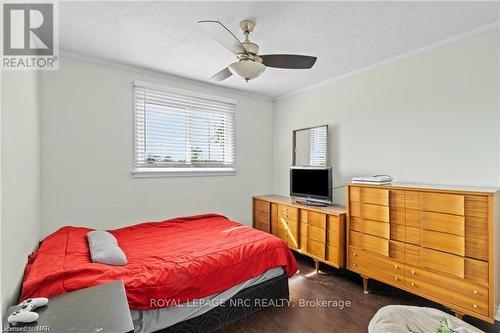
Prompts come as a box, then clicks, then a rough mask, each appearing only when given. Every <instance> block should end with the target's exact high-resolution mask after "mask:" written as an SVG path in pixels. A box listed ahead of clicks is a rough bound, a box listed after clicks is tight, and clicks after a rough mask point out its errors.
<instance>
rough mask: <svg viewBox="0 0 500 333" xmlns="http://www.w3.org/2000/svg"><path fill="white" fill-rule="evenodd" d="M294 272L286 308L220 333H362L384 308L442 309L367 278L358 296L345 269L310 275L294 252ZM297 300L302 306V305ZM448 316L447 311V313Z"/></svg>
mask: <svg viewBox="0 0 500 333" xmlns="http://www.w3.org/2000/svg"><path fill="white" fill-rule="evenodd" d="M296 258H297V261H298V263H299V267H300V272H299V273H298V274H296V275H295V276H293V277H292V278H291V279H290V280H289V283H290V300H291V303H290V306H288V307H282V308H267V309H265V310H262V311H260V312H258V313H256V314H255V315H253V316H250V317H248V318H246V319H244V320H241V321H238V322H236V323H234V324H232V325H229V326H228V327H226V328H225V329H223V330H222V331H221V332H224V333H233V332H241V333H243V332H301V333H302V332H314V333H320V332H332V333H336V332H339V333H363V332H367V327H368V323H369V321H370V319H371V318H372V317H373V315H374V314H375V312H377V310H378V309H380V308H381V307H383V306H385V305H389V304H403V305H418V306H429V307H434V308H438V309H440V310H443V311H447V310H446V309H445V308H443V307H441V306H440V305H438V304H436V303H433V302H430V301H427V300H425V299H423V298H420V297H418V296H415V295H412V294H409V293H407V292H405V291H402V290H399V289H396V288H393V287H390V286H387V285H385V284H382V283H378V282H376V281H373V280H370V284H369V289H370V293H369V294H364V293H363V288H362V283H361V279H360V278H359V276H358V275H357V274H354V273H351V272H348V271H346V270H336V269H333V268H329V267H327V266H323V265H322V266H321V268H320V269H321V271H322V272H324V273H326V274H328V275H316V274H315V271H314V263H313V261H312V260H311V259H309V258H307V257H303V256H300V255H298V254H296ZM301 299H302V300H311V301H314V300H316V299H319V300H326V301H337V302H340V301H344V302H346V301H350V302H351V305H350V306H349V307H344V308H343V309H340V308H335V307H303V306H300V305H301V304H300V302H301ZM303 303H304V302H303V301H302V305H303ZM447 312H449V311H447ZM465 320H466V321H467V322H469V323H470V324H472V325H474V326H476V327H478V328H480V329H482V330H483V331H485V332H488V333H490V332H497V333H498V332H500V322H498V321H497V322H495V324H494V325H491V324H488V323H484V322H482V321H480V320H476V319H472V318H470V317H466V318H465Z"/></svg>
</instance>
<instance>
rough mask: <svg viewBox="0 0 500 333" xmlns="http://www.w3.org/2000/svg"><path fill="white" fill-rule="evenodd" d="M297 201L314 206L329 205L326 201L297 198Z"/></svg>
mask: <svg viewBox="0 0 500 333" xmlns="http://www.w3.org/2000/svg"><path fill="white" fill-rule="evenodd" d="M295 201H296V202H297V203H299V204H302V205H306V206H314V207H326V206H328V204H327V203H325V202H319V201H312V200H295Z"/></svg>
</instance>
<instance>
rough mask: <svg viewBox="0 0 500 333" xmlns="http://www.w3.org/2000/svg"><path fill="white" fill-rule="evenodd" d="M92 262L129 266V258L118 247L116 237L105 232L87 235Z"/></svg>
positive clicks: (96, 231)
mask: <svg viewBox="0 0 500 333" xmlns="http://www.w3.org/2000/svg"><path fill="white" fill-rule="evenodd" d="M87 240H88V242H89V249H90V257H91V258H92V262H97V263H101V264H108V265H116V266H122V265H126V264H127V257H126V256H125V253H123V251H122V249H121V248H120V247H119V246H118V241H117V240H116V238H115V236H113V235H112V234H110V233H109V232H107V231H104V230H95V231H90V232H88V233H87Z"/></svg>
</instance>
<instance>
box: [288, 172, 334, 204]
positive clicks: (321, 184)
mask: <svg viewBox="0 0 500 333" xmlns="http://www.w3.org/2000/svg"><path fill="white" fill-rule="evenodd" d="M331 170H332V169H331V168H290V194H291V196H300V197H310V198H315V199H326V200H328V201H331V187H332V186H331V183H332V181H331V172H332V171H331Z"/></svg>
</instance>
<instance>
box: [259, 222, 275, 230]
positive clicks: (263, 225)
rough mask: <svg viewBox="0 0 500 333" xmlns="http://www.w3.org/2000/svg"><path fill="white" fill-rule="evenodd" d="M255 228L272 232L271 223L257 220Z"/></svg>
mask: <svg viewBox="0 0 500 333" xmlns="http://www.w3.org/2000/svg"><path fill="white" fill-rule="evenodd" d="M255 229H257V230H260V231H264V232H270V231H271V228H270V225H269V223H260V222H256V223H255Z"/></svg>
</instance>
